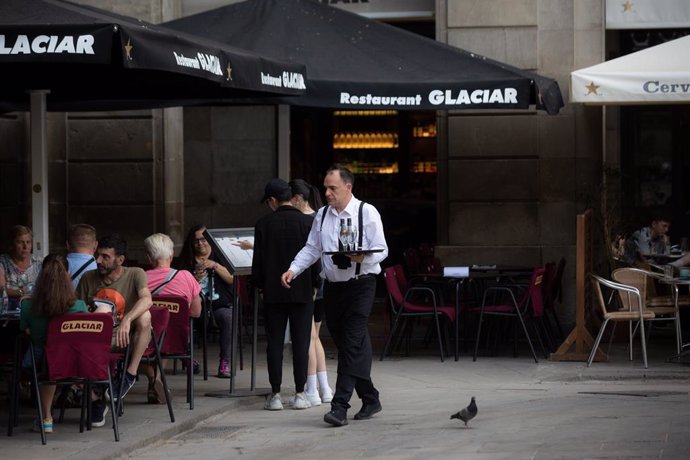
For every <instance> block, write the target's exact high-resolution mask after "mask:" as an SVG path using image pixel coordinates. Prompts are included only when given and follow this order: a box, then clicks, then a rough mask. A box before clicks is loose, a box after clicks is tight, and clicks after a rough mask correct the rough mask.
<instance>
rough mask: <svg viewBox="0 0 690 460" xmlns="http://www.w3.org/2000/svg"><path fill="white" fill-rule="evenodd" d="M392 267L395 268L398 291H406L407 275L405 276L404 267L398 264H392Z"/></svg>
mask: <svg viewBox="0 0 690 460" xmlns="http://www.w3.org/2000/svg"><path fill="white" fill-rule="evenodd" d="M393 268H394V269H395V277H396V278H397V280H398V287H399V288H400V291H401V292H405V291H407V276H405V269H404V268H403V266H402V265H400V264H397V265H393Z"/></svg>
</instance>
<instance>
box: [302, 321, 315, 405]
mask: <svg viewBox="0 0 690 460" xmlns="http://www.w3.org/2000/svg"><path fill="white" fill-rule="evenodd" d="M316 368H317V358H316V326H315V325H314V320H313V319H312V323H311V337H310V340H309V363H308V365H307V385H306V387H305V389H304V391H306V392H307V393H308V394H310V395H315V394H318V388H317V384H316Z"/></svg>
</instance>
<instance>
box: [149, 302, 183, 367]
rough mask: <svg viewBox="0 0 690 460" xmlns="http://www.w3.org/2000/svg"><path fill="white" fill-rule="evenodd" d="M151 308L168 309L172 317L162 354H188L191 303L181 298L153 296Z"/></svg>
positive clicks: (166, 332)
mask: <svg viewBox="0 0 690 460" xmlns="http://www.w3.org/2000/svg"><path fill="white" fill-rule="evenodd" d="M151 308H164V309H167V310H168V313H169V317H170V318H169V321H168V327H167V328H166V331H165V340H164V342H163V347H162V348H161V353H169V354H173V353H175V354H177V353H187V352H188V351H189V350H188V347H189V346H190V343H189V337H190V335H189V332H190V324H189V323H190V321H189V302H187V299H185V298H184V297H180V296H153V306H152V307H151ZM152 315H153V314H152ZM152 318H153V316H152ZM152 322H153V319H152Z"/></svg>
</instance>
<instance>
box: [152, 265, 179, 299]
mask: <svg viewBox="0 0 690 460" xmlns="http://www.w3.org/2000/svg"><path fill="white" fill-rule="evenodd" d="M178 271H179V270H175V269H174V268H173V269H172V270H170V272H169V273H168V277H167V278H165V281H163V282H162V283H161V284H159V285H158V286H156V288H155V289H153V290H152V291H151V295H158V293H159V292H161V291H162V290H163V287H165V285H166V284H168V283H169V282H171V281H172V279H173V278H175V275H177V272H178Z"/></svg>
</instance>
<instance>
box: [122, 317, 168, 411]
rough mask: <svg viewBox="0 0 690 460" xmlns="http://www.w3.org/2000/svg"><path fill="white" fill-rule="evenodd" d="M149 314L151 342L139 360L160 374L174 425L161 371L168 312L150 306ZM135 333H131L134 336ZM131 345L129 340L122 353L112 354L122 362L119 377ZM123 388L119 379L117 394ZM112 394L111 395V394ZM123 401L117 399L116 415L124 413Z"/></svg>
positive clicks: (165, 381) (127, 363)
mask: <svg viewBox="0 0 690 460" xmlns="http://www.w3.org/2000/svg"><path fill="white" fill-rule="evenodd" d="M149 312H150V313H151V341H150V342H149V346H148V347H147V348H146V351H144V355H143V356H142V358H141V362H142V363H145V364H150V365H154V366H156V369H157V371H158V372H160V376H161V381H162V382H163V392H164V393H165V402H166V404H167V405H168V413H169V414H170V422H171V423H175V414H174V413H173V408H172V402H171V400H170V390H169V387H168V381H167V379H166V377H165V371H164V370H163V364H162V362H161V353H160V351H161V348H162V347H163V343H164V340H165V333H166V331H167V329H168V323H169V322H170V311H169V310H168V309H167V308H166V307H164V306H163V307H156V306H152V307H151V308H150V309H149ZM134 332H135V331H132V334H134ZM131 345H132V340H131V338H130V342H129V345H127V348H126V349H125V352H124V354H123V353H114V354H113V355H115V356H116V357H117V359H121V360H122V361H123V364H122V370H121V372H120V375H121V376H124V372H125V370H126V369H127V366H128V365H129V359H130V356H131ZM123 388H124V378H120V390H119V392H118V394H122V390H123ZM111 394H112V393H111ZM123 399H124V398H118V400H117V413H118V415H122V414H123V411H124V406H123Z"/></svg>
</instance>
